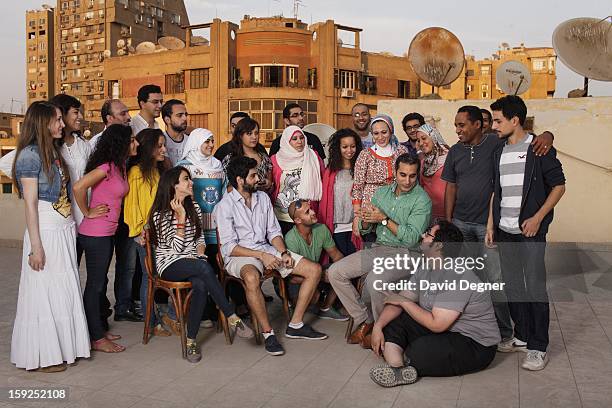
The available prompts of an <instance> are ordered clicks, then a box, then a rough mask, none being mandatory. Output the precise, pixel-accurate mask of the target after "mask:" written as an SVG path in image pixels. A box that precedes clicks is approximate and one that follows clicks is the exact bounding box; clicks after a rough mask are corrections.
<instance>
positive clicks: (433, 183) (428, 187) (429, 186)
mask: <svg viewBox="0 0 612 408" xmlns="http://www.w3.org/2000/svg"><path fill="white" fill-rule="evenodd" d="M445 146H446V142H445V141H444V138H443V137H442V135H441V134H440V132H439V131H438V129H436V128H434V127H431V126H430V125H428V124H425V125H422V126H421V127H419V129H418V130H417V147H418V149H419V150H420V151H421V186H423V189H424V190H425V191H426V192H427V194H428V195H429V198H431V204H432V207H431V220H432V225H434V224H435V223H437V222H438V220H441V219H444V218H445V215H444V192H445V190H446V181H444V180H442V179H441V176H442V171H443V170H444V162H445V161H446V155H447V153H448V148H447V147H445Z"/></svg>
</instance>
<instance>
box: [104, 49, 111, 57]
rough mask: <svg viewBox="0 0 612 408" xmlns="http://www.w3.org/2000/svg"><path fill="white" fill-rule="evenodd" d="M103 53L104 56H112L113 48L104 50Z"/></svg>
mask: <svg viewBox="0 0 612 408" xmlns="http://www.w3.org/2000/svg"><path fill="white" fill-rule="evenodd" d="M102 55H103V56H104V58H110V57H111V50H104V52H103V53H102Z"/></svg>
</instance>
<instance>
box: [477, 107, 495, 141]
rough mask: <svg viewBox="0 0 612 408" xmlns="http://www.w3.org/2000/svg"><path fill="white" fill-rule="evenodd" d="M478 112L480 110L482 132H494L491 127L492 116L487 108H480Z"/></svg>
mask: <svg viewBox="0 0 612 408" xmlns="http://www.w3.org/2000/svg"><path fill="white" fill-rule="evenodd" d="M480 112H482V133H483V134H485V135H486V134H487V133H494V132H493V129H491V125H492V124H493V116H492V115H491V112H489V110H488V109H485V108H480Z"/></svg>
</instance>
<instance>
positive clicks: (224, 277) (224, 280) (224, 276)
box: [217, 229, 290, 344]
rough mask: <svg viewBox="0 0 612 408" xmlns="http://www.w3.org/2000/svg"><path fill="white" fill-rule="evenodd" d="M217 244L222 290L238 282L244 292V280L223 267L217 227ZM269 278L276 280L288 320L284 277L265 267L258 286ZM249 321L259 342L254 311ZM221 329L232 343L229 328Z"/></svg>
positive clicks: (259, 336) (228, 341)
mask: <svg viewBox="0 0 612 408" xmlns="http://www.w3.org/2000/svg"><path fill="white" fill-rule="evenodd" d="M217 245H218V251H217V262H218V264H219V280H220V281H221V286H223V290H224V292H225V293H227V285H228V284H229V283H230V282H237V283H239V284H240V285H242V287H243V288H244V291H245V292H246V284H245V283H244V281H243V280H242V279H238V278H235V277H233V276H231V275H230V274H228V273H227V270H226V269H225V263H224V261H223V255H221V241H220V240H219V230H218V229H217ZM270 278H272V279H275V280H276V281H277V282H278V288H279V292H280V297H281V300H282V302H283V313H284V315H285V318H286V319H287V321H289V320H290V317H289V316H290V315H289V300H288V296H287V287H286V285H285V279H283V277H282V276H281V275H280V273H278V271H277V270H275V269H266V270H264V273H263V275H262V276H261V277H260V279H259V284H260V286H261V284H262V283H263V282H265V281H266V280H268V279H270ZM247 307H248V304H247ZM251 321H252V323H253V331H254V332H255V342H256V343H257V344H261V337H262V336H261V327H259V322H258V321H257V317H256V316H255V314H254V313H251ZM223 330H224V331H225V340H226V342H227V343H228V344H232V343H233V342H234V338H233V337H232V336H231V334H230V332H229V328H226V327H224V328H223Z"/></svg>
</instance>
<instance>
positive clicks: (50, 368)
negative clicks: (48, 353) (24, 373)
mask: <svg viewBox="0 0 612 408" xmlns="http://www.w3.org/2000/svg"><path fill="white" fill-rule="evenodd" d="M67 368H68V366H67V365H66V363H62V364H57V365H52V366H46V367H40V368H37V369H36V370H32V371H36V372H37V373H60V372H62V371H66V369H67Z"/></svg>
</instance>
